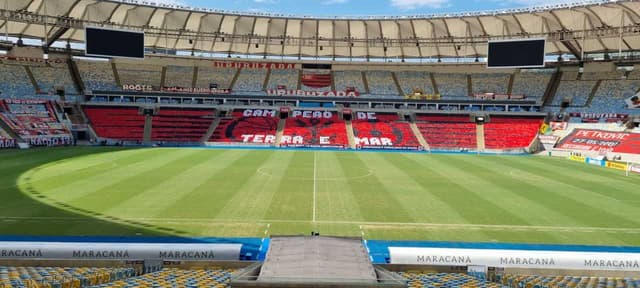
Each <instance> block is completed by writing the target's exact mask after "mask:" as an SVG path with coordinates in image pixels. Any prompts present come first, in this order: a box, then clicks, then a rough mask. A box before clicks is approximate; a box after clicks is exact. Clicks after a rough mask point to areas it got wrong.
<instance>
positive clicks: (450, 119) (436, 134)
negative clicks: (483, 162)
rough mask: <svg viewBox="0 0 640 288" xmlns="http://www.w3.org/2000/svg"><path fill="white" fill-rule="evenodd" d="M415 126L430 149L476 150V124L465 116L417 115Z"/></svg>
mask: <svg viewBox="0 0 640 288" xmlns="http://www.w3.org/2000/svg"><path fill="white" fill-rule="evenodd" d="M416 125H417V126H418V130H420V133H422V136H423V137H424V139H425V140H426V141H427V143H429V146H430V147H431V148H436V149H437V148H440V149H462V148H464V149H476V148H477V147H478V144H477V139H476V124H475V123H471V122H470V121H469V117H467V116H463V117H461V116H439V115H434V116H431V115H417V116H416Z"/></svg>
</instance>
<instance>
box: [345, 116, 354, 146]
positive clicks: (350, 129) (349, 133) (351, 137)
mask: <svg viewBox="0 0 640 288" xmlns="http://www.w3.org/2000/svg"><path fill="white" fill-rule="evenodd" d="M345 125H346V126H347V140H349V148H351V149H355V148H356V139H355V138H356V136H355V134H354V133H353V124H352V123H351V120H348V121H345Z"/></svg>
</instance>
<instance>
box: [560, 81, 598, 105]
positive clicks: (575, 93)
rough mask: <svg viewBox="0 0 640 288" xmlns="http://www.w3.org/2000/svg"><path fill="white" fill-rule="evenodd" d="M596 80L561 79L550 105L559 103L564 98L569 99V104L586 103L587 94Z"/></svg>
mask: <svg viewBox="0 0 640 288" xmlns="http://www.w3.org/2000/svg"><path fill="white" fill-rule="evenodd" d="M596 83H597V81H561V82H560V85H559V86H558V90H557V92H556V96H555V98H554V99H553V103H552V105H560V104H561V103H562V101H563V100H564V99H571V106H574V107H583V106H585V105H587V101H588V100H589V95H590V94H591V91H592V90H593V86H595V85H596Z"/></svg>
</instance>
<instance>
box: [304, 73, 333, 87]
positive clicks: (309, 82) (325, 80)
mask: <svg viewBox="0 0 640 288" xmlns="http://www.w3.org/2000/svg"><path fill="white" fill-rule="evenodd" d="M302 84H304V86H307V87H311V88H324V87H329V86H331V74H313V73H309V74H303V75H302Z"/></svg>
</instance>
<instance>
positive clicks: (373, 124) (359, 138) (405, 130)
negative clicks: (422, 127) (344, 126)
mask: <svg viewBox="0 0 640 288" xmlns="http://www.w3.org/2000/svg"><path fill="white" fill-rule="evenodd" d="M371 116H374V118H375V119H356V120H354V121H353V133H354V135H355V137H356V145H358V146H362V147H381V148H384V147H391V148H393V147H397V148H416V149H417V148H419V147H420V143H419V142H418V139H417V138H416V137H415V135H414V134H413V131H412V130H411V127H410V126H409V123H406V122H400V121H399V117H398V114H395V113H387V114H385V113H375V114H372V115H371Z"/></svg>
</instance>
